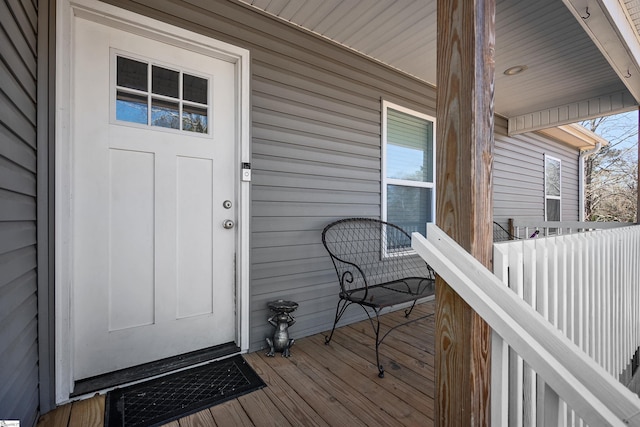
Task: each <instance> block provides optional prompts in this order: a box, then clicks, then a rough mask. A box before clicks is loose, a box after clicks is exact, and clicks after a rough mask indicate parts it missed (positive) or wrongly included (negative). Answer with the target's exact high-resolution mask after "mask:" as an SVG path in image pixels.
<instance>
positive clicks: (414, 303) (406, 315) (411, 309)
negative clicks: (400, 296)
mask: <svg viewBox="0 0 640 427" xmlns="http://www.w3.org/2000/svg"><path fill="white" fill-rule="evenodd" d="M417 301H418V300H415V299H414V300H413V304H411V307H409V309H408V310H405V311H404V317H409V315H410V314H411V312H412V311H413V307H415V306H416V302H417Z"/></svg>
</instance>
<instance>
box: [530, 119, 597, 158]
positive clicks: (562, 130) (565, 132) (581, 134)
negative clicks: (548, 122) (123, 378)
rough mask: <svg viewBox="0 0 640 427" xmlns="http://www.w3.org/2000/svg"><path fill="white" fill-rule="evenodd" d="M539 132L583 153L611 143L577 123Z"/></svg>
mask: <svg viewBox="0 0 640 427" xmlns="http://www.w3.org/2000/svg"><path fill="white" fill-rule="evenodd" d="M538 132H540V133H542V134H544V135H546V136H549V137H551V138H554V139H556V140H558V141H560V142H562V143H563V144H566V145H569V146H571V147H574V148H577V149H579V150H581V151H582V150H590V149H592V148H594V147H596V146H597V145H598V144H600V145H601V146H603V147H604V146H605V145H609V141H607V140H606V139H604V138H602V137H601V136H599V135H596V134H595V133H593V132H591V131H590V130H589V129H587V128H585V127H584V126H580V125H579V124H577V123H572V124H568V125H560V126H556V127H552V128H546V129H541V130H539V131H538Z"/></svg>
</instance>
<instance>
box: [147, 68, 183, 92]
mask: <svg viewBox="0 0 640 427" xmlns="http://www.w3.org/2000/svg"><path fill="white" fill-rule="evenodd" d="M179 75H180V73H179V72H177V71H173V70H168V69H166V68H162V67H156V66H155V65H154V66H153V69H152V70H151V78H152V82H153V85H152V86H153V89H152V91H153V93H155V94H157V95H164V96H170V97H172V98H178V95H179V88H178V85H179V81H178V78H179Z"/></svg>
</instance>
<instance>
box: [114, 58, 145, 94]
mask: <svg viewBox="0 0 640 427" xmlns="http://www.w3.org/2000/svg"><path fill="white" fill-rule="evenodd" d="M117 62H118V63H117V68H118V72H117V74H118V77H117V82H116V83H117V85H118V86H122V87H128V88H131V89H137V90H143V91H145V92H146V91H147V90H149V88H148V86H147V79H148V78H147V64H145V63H144V62H140V61H134V60H133V59H129V58H123V57H121V56H118V61H117Z"/></svg>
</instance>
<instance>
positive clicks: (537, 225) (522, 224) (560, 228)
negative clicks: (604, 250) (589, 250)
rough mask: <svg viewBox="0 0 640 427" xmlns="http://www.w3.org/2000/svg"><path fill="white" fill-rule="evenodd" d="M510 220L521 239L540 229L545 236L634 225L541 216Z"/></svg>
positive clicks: (514, 233)
mask: <svg viewBox="0 0 640 427" xmlns="http://www.w3.org/2000/svg"><path fill="white" fill-rule="evenodd" d="M509 221H510V228H511V227H513V231H512V233H513V235H514V236H515V237H516V238H519V239H527V238H529V237H531V235H532V234H534V233H535V232H536V231H538V233H539V234H538V236H539V237H543V236H553V235H559V234H572V233H580V232H583V231H591V230H608V229H612V228H619V227H628V226H631V225H633V224H632V223H629V222H594V221H589V222H580V221H544V220H540V219H539V218H525V217H520V218H515V219H513V220H511V219H510V220H509Z"/></svg>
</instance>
